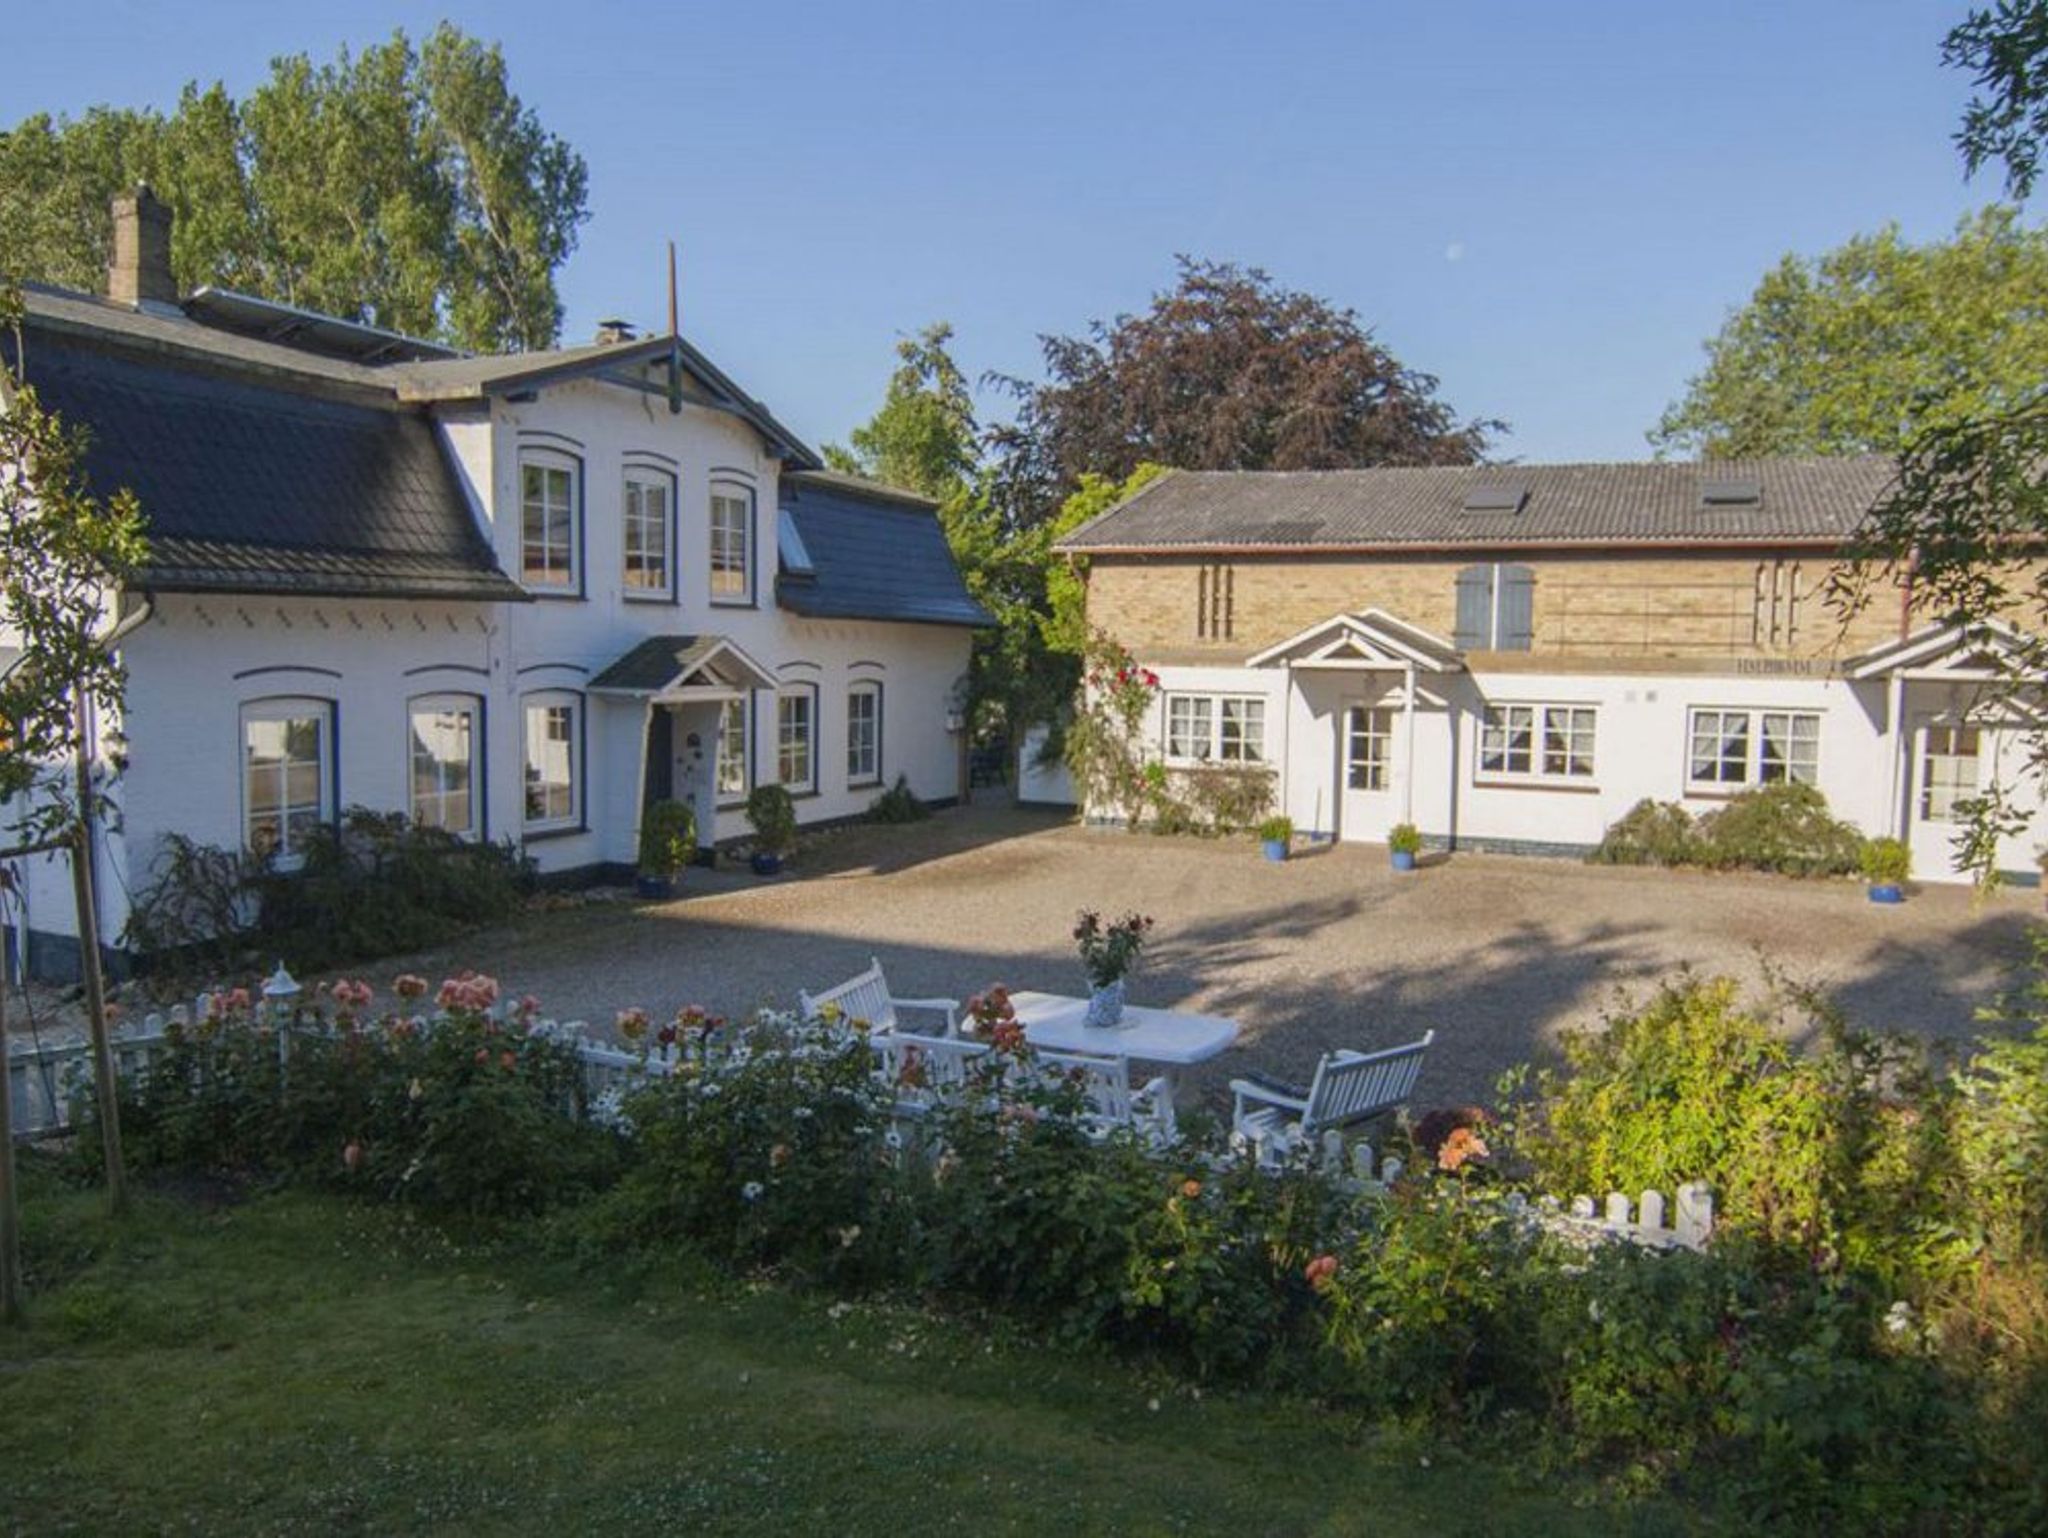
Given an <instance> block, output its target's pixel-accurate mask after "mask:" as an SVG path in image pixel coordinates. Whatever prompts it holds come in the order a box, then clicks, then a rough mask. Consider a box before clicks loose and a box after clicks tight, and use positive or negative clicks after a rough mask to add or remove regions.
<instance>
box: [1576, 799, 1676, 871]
mask: <svg viewBox="0 0 2048 1538" xmlns="http://www.w3.org/2000/svg"><path fill="white" fill-rule="evenodd" d="M1587 859H1589V860H1591V861H1592V862H1593V863H1594V864H1596V865H1694V864H1698V863H1699V862H1700V848H1699V835H1698V832H1697V830H1696V829H1695V828H1694V827H1693V820H1692V814H1691V813H1689V812H1687V811H1686V809H1685V808H1684V807H1682V806H1680V805H1679V804H1678V803H1677V802H1675V801H1652V800H1650V799H1649V798H1648V797H1645V798H1644V799H1643V800H1641V801H1638V802H1637V803H1636V804H1635V805H1634V806H1632V807H1630V808H1629V809H1628V811H1627V812H1625V813H1624V814H1623V815H1622V817H1621V820H1620V821H1618V822H1616V823H1615V824H1614V825H1613V826H1612V827H1610V828H1609V829H1608V830H1607V832H1606V834H1605V836H1603V837H1602V838H1601V840H1600V843H1599V845H1598V847H1597V848H1595V849H1594V850H1593V852H1592V853H1591V854H1590V855H1588V856H1587Z"/></svg>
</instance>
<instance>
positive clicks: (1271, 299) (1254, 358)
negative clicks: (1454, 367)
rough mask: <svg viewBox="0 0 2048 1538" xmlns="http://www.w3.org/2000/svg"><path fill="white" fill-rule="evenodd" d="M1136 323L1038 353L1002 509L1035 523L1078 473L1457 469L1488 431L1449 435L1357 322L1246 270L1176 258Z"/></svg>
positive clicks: (1020, 388) (1129, 320)
mask: <svg viewBox="0 0 2048 1538" xmlns="http://www.w3.org/2000/svg"><path fill="white" fill-rule="evenodd" d="M1179 269H1180V277H1179V281H1178V283H1176V285H1175V286H1174V288H1173V289H1172V290H1171V291H1170V292H1167V293H1163V294H1159V295H1156V296H1155V297H1154V299H1153V301H1152V307H1151V309H1150V310H1148V311H1147V312H1146V313H1144V314H1143V315H1120V316H1118V317H1117V318H1116V320H1115V321H1113V322H1102V321H1097V322H1095V323H1093V324H1092V325H1091V326H1090V327H1089V328H1088V334H1087V335H1086V336H1084V337H1068V336H1048V337H1044V338H1042V339H1041V343H1042V346H1043V349H1044V354H1045V366H1046V372H1047V374H1048V376H1049V377H1048V378H1047V380H1046V381H1045V382H1044V383H1042V384H1032V383H1028V382H1026V381H1023V380H1018V379H1008V380H1005V381H1003V382H1004V383H1005V384H1006V385H1007V386H1008V387H1009V388H1010V389H1011V390H1012V391H1013V392H1014V393H1015V394H1016V395H1017V397H1018V399H1019V401H1020V402H1021V405H1020V408H1019V410H1018V413H1017V418H1016V421H1015V423H1014V424H1013V425H1011V426H1009V427H1007V428H1004V429H1002V430H1001V431H1000V432H998V433H997V434H996V440H997V447H998V448H999V449H1000V450H1001V454H1002V460H1001V465H1000V470H1001V475H1002V484H1003V490H1004V496H1005V500H1006V501H1007V502H1008V503H1009V504H1010V508H1011V514H1012V516H1013V517H1014V518H1015V519H1016V520H1017V521H1019V522H1031V521H1035V520H1036V519H1039V518H1043V517H1045V516H1048V515H1049V514H1050V513H1051V511H1052V510H1053V509H1054V508H1056V507H1058V506H1059V504H1060V502H1061V501H1062V499H1063V498H1065V497H1066V496H1067V494H1068V493H1070V492H1071V491H1073V490H1074V488H1075V487H1076V486H1078V485H1079V484H1080V479H1081V476H1082V475H1083V474H1085V473H1093V474H1096V475H1101V476H1107V477H1110V478H1111V479H1114V480H1122V479H1123V478H1124V477H1126V476H1128V475H1129V474H1131V472H1132V471H1134V470H1135V469H1137V467H1138V466H1139V465H1140V464H1143V463H1146V462H1148V461H1150V462H1154V463H1158V464H1165V465H1172V466H1175V467H1177V468H1180V469H1186V470H1327V469H1343V468H1352V467H1358V466H1367V465H1433V464H1470V463H1472V462H1473V461H1475V460H1477V459H1478V458H1479V456H1480V455H1481V454H1482V453H1483V452H1484V451H1485V448H1486V445H1487V441H1488V439H1489V437H1490V436H1492V435H1493V434H1494V433H1497V432H1499V431H1501V430H1502V429H1501V424H1499V423H1497V422H1466V423H1461V422H1459V421H1458V419H1457V417H1456V415H1455V413H1453V412H1452V410H1451V408H1450V407H1449V406H1447V405H1445V404H1444V403H1443V402H1442V401H1440V400H1439V399H1437V396H1436V388H1437V381H1436V380H1435V379H1434V378H1433V377H1431V376H1430V375H1428V374H1424V373H1420V372H1418V371H1416V370H1414V369H1410V368H1408V367H1406V366H1404V365H1403V364H1402V363H1401V362H1400V361H1399V360H1398V359H1396V358H1395V357H1394V356H1393V355H1392V354H1391V353H1389V352H1388V351H1387V350H1386V349H1385V348H1384V347H1382V346H1380V344H1379V343H1378V342H1376V341H1374V340H1373V336H1372V333H1371V332H1370V331H1369V330H1367V329H1366V328H1365V327H1364V326H1363V325H1362V324H1361V323H1360V321H1359V319H1358V316H1357V314H1356V313H1355V312H1354V311H1351V310H1348V309H1339V308H1337V307H1336V306H1334V305H1332V304H1331V303H1329V301H1327V300H1325V299H1320V298H1317V297H1316V296H1314V295H1312V294H1305V293H1301V292H1298V291H1295V290H1292V289H1285V288H1282V287H1280V286H1279V285H1278V284H1276V283H1275V282H1274V281H1273V280H1272V278H1270V277H1269V276H1267V274H1265V273H1264V272H1262V271H1260V270H1259V269H1258V268H1256V267H1249V268H1247V267H1238V266H1235V265H1233V264H1231V263H1228V262H1204V261H1196V260H1194V259H1192V258H1190V257H1185V256H1184V257H1181V258H1179Z"/></svg>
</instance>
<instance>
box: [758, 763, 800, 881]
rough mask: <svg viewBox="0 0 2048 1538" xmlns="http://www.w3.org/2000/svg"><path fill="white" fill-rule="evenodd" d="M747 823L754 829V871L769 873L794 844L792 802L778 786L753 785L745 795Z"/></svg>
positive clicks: (765, 874) (794, 814)
mask: <svg viewBox="0 0 2048 1538" xmlns="http://www.w3.org/2000/svg"><path fill="white" fill-rule="evenodd" d="M747 822H748V823H749V824H750V825H751V826H752V827H753V830H754V855H753V860H752V862H751V863H752V865H753V867H754V874H755V875H757V876H772V875H774V874H775V873H776V872H777V871H779V870H781V869H782V862H783V860H784V858H785V857H786V856H787V855H788V854H789V851H790V850H791V849H792V848H794V847H795V846H796V803H795V802H794V801H792V800H790V799H789V792H788V791H786V790H784V789H783V788H782V787H781V786H780V785H756V786H755V787H754V793H753V794H752V795H751V796H749V797H747Z"/></svg>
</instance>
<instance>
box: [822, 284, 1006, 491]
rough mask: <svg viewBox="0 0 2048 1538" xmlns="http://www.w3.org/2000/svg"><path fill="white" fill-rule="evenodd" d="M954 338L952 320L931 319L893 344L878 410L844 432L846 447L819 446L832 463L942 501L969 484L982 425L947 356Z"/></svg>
mask: <svg viewBox="0 0 2048 1538" xmlns="http://www.w3.org/2000/svg"><path fill="white" fill-rule="evenodd" d="M952 340H953V328H952V326H950V325H949V324H947V323H946V322H945V321H934V322H933V323H932V324H931V325H929V326H926V327H925V328H924V329H923V330H922V331H920V332H918V333H917V335H915V336H910V337H905V338H904V339H903V340H902V341H900V342H898V343H897V344H896V357H897V360H898V361H897V366H896V372H895V373H893V374H891V375H890V376H889V388H888V391H887V393H886V394H885V395H884V396H883V399H882V405H881V409H880V410H878V411H877V412H876V413H875V414H874V416H873V417H872V418H871V419H870V420H869V421H868V422H867V424H866V425H865V426H862V427H856V428H855V429H854V430H853V431H852V432H850V433H848V434H847V442H848V445H849V446H848V447H846V448H841V447H840V446H839V445H838V444H827V445H826V446H825V459H826V462H827V463H829V464H830V465H831V466H832V468H833V469H835V470H839V471H843V472H844V473H846V474H848V475H862V476H866V477H867V478H868V479H870V480H877V481H883V482H886V483H887V484H889V485H891V486H902V487H904V488H906V489H908V490H910V491H915V492H919V493H921V494H923V495H924V496H927V497H933V498H936V499H937V500H939V501H940V502H947V501H951V500H953V499H955V498H957V497H959V496H961V495H962V493H964V492H967V491H969V490H970V489H971V488H972V487H973V485H974V483H975V480H976V478H977V477H978V476H979V474H980V470H981V427H980V424H979V423H977V422H976V420H975V416H974V395H973V392H972V391H971V390H970V389H969V388H968V384H967V376H966V375H965V374H963V373H961V371H960V366H959V365H958V364H957V363H955V362H954V361H953V355H952V352H951V350H950V344H951V342H952Z"/></svg>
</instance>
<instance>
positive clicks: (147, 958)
mask: <svg viewBox="0 0 2048 1538" xmlns="http://www.w3.org/2000/svg"><path fill="white" fill-rule="evenodd" d="M532 881H533V874H532V868H531V866H530V865H529V863H528V862H527V861H526V860H525V859H524V858H523V857H522V856H521V855H520V854H519V853H518V852H517V851H516V850H515V849H514V848H513V847H512V845H511V844H509V843H504V844H484V843H475V842H471V841H469V840H466V839H461V838H457V837H456V836H455V835H453V834H451V833H446V832H443V831H442V830H441V829H439V828H425V827H421V826H419V825H418V824H416V823H414V822H412V821H411V820H409V819H408V818H407V817H405V816H404V815H403V814H402V813H398V812H374V811H371V810H369V809H368V808H365V807H359V806H358V807H350V808H349V809H348V810H347V811H345V812H344V813H343V814H342V817H341V821H340V822H339V823H337V824H330V825H327V826H323V827H321V828H318V829H316V830H315V831H314V832H313V833H312V834H311V835H310V836H309V837H308V838H307V839H306V841H305V844H304V859H303V861H302V862H301V863H300V865H299V866H298V868H296V869H293V870H282V869H279V868H278V867H277V865H276V864H275V863H274V862H272V861H268V860H262V859H257V858H255V857H253V856H248V855H238V854H234V853H231V852H230V851H227V850H224V849H218V848H215V847H213V846H211V845H205V844H198V843H194V842H193V841H192V840H190V839H187V838H184V837H182V836H180V835H175V834H174V835H171V836H169V837H167V838H166V839H165V840H164V843H163V846H162V848H161V850H160V851H159V854H158V857H157V861H156V864H155V866H154V867H153V870H152V874H151V878H150V880H149V882H148V883H147V884H146V885H145V886H144V887H143V888H142V890H141V891H139V892H138V893H137V894H136V896H135V900H134V903H133V911H132V914H131V917H130V919H129V924H128V930H127V938H128V940H129V943H131V944H132V945H134V946H135V948H136V949H137V951H138V952H139V953H140V955H141V957H142V959H143V961H144V963H145V965H146V966H148V967H150V968H151V969H153V970H155V971H157V972H159V973H160V974H165V975H167V976H170V977H173V978H175V977H176V976H178V975H179V974H184V975H186V976H190V975H193V974H195V973H211V974H213V975H218V974H220V973H222V972H226V971H231V970H233V969H234V968H235V967H236V966H237V965H239V964H241V963H242V962H244V961H245V959H248V958H253V957H275V956H283V957H287V958H289V959H290V961H291V964H292V965H293V966H294V967H296V968H298V969H299V970H300V971H302V972H307V971H322V970H325V969H327V968H330V967H336V966H343V965H347V964H349V963H351V962H356V961H362V960H366V959H369V958H372V957H377V956H389V955H395V954H397V953H399V952H402V951H411V950H420V949H423V948H425V947H427V946H430V945H438V944H441V943H443V942H445V941H447V940H450V939H453V938H454V937H456V936H457V935H459V934H462V933H464V932H465V931H467V930H469V929H472V928H475V927H476V926H478V925H481V924H489V923H495V922H497V921H499V920H502V919H505V918H508V917H510V916H511V914H512V913H514V912H515V911H517V909H518V907H519V904H520V902H521V901H522V900H523V899H524V897H525V895H526V893H527V892H528V891H529V890H530V889H531V886H532Z"/></svg>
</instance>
